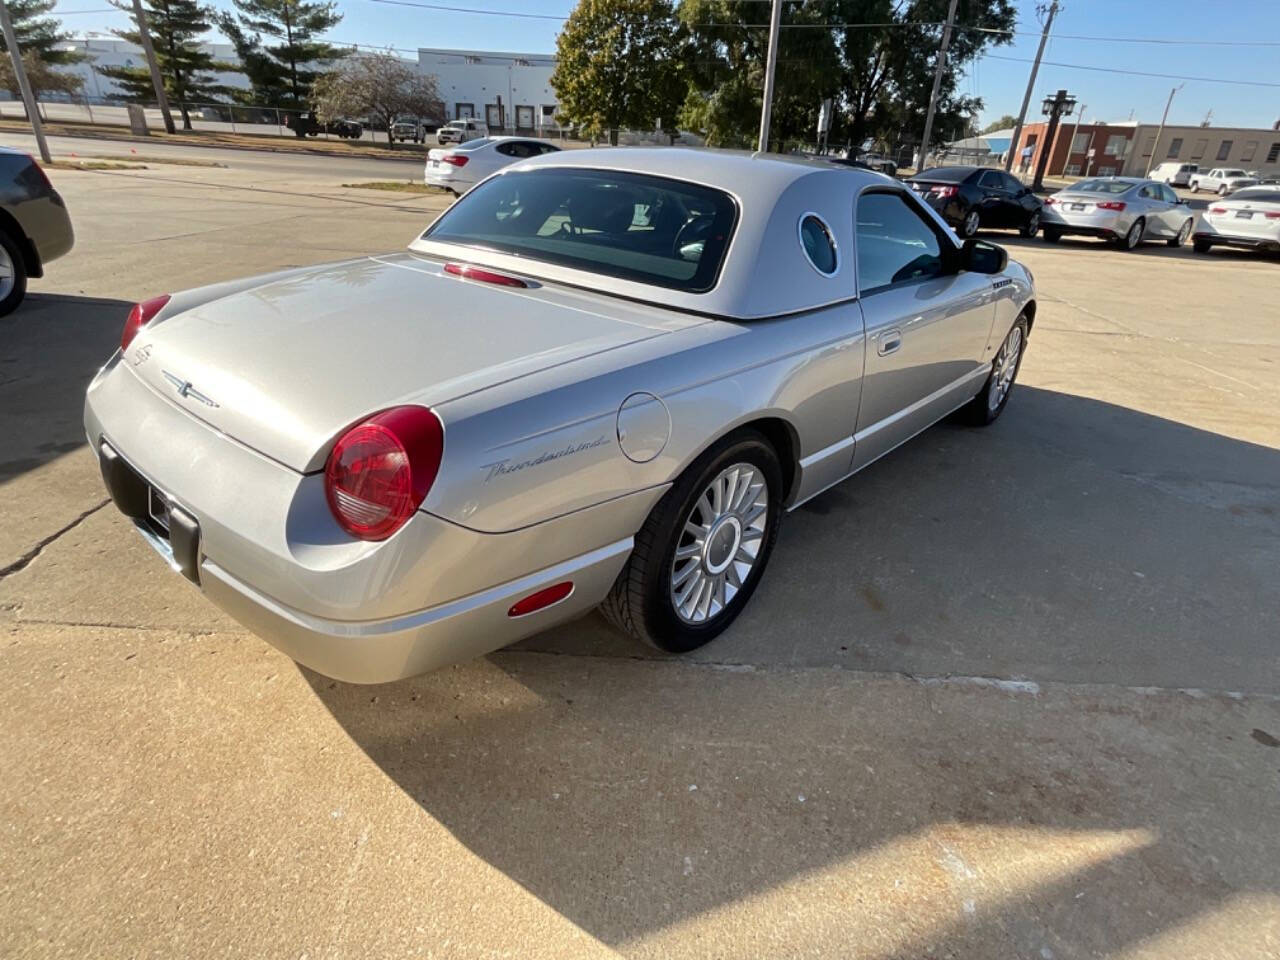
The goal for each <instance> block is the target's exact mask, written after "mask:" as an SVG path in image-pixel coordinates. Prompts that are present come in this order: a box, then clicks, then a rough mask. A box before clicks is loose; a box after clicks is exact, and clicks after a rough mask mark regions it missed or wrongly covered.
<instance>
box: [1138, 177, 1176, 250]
mask: <svg viewBox="0 0 1280 960" xmlns="http://www.w3.org/2000/svg"><path fill="white" fill-rule="evenodd" d="M1138 200H1139V201H1140V202H1141V204H1140V209H1139V211H1138V212H1139V213H1141V214H1142V216H1143V217H1145V218H1146V221H1147V225H1146V228H1145V229H1144V230H1143V236H1147V237H1167V236H1169V232H1170V231H1169V205H1168V204H1167V203H1165V202H1164V195H1163V194H1162V193H1161V192H1160V185H1159V184H1157V183H1144V184H1143V185H1142V186H1141V187H1139V188H1138Z"/></svg>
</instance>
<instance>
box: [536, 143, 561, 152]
mask: <svg viewBox="0 0 1280 960" xmlns="http://www.w3.org/2000/svg"><path fill="white" fill-rule="evenodd" d="M538 149H539V150H541V151H542V152H543V153H559V152H560V148H559V147H557V146H556V145H555V144H554V143H541V144H539V145H538Z"/></svg>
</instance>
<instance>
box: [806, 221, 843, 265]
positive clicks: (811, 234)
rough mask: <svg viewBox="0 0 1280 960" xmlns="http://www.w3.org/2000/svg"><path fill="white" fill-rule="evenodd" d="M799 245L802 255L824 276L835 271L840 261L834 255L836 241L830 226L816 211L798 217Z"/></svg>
mask: <svg viewBox="0 0 1280 960" xmlns="http://www.w3.org/2000/svg"><path fill="white" fill-rule="evenodd" d="M800 246H802V247H803V248H804V255H805V256H806V257H808V258H809V262H810V263H811V264H813V269H815V270H817V271H818V272H819V273H820V274H822V275H823V276H824V277H829V276H831V275H832V274H833V273H835V272H836V267H837V266H839V264H840V261H839V258H838V257H837V256H836V241H835V238H834V237H832V236H831V230H830V228H829V227H828V226H827V225H826V224H825V223H824V222H823V221H822V218H821V217H819V216H818V215H817V214H816V213H806V214H805V215H804V216H803V217H801V218H800Z"/></svg>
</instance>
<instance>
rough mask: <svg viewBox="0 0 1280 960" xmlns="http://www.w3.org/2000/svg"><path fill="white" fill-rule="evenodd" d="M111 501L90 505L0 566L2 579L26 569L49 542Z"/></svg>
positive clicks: (108, 499) (106, 500) (72, 528)
mask: <svg viewBox="0 0 1280 960" xmlns="http://www.w3.org/2000/svg"><path fill="white" fill-rule="evenodd" d="M110 502H111V499H110V498H107V499H105V500H103V501H102V502H101V503H99V504H95V505H94V506H92V507H90V508H89V509H88V510H86V511H84V512H83V513H81V514H80V515H79V516H78V517H76V518H75V519H74V520H72V521H71V522H70V523H68V524H67V525H66V526H64V527H63V528H62V529H60V530H55V531H54V532H53V533H51V534H49V536H47V537H45V538H44V539H43V540H41V541H40V542H39V543H37V544H36V545H35V546H34V547H32V548H31V549H30V550H28V551H27V552H26V553H24V554H23V555H22V556H20V557H19V558H18V559H17V560H14V561H13V562H12V563H10V564H7V565H6V566H3V567H0V580H3V579H4V578H5V577H7V576H9V575H10V574H11V573H18V572H20V571H22V570H25V569H26V568H27V567H28V566H30V564H31V561H32V560H34V559H35V558H36V557H38V556H40V554H41V553H42V552H44V548H45V547H47V546H49V544H51V543H53V542H54V541H55V540H57V539H58V538H59V537H61V536H62V535H63V534H65V533H68V532H70V531H71V530H74V529H75V528H76V527H78V526H80V524H82V523H83V522H84V521H85V520H87V519H88V518H89V517H91V516H93V514H95V513H97V512H98V511H99V510H101V509H102V508H103V507H105V506H106V505H107V504H108V503H110Z"/></svg>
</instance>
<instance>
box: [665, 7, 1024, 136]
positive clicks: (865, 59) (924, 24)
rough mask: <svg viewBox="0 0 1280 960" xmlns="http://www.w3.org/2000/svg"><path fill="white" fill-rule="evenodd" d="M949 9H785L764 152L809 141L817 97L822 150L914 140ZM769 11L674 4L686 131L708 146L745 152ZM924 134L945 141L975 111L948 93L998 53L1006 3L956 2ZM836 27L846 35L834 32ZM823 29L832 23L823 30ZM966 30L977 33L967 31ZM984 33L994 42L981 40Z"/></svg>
mask: <svg viewBox="0 0 1280 960" xmlns="http://www.w3.org/2000/svg"><path fill="white" fill-rule="evenodd" d="M948 2H949V0H785V2H784V5H783V12H782V23H783V24H784V26H785V27H786V29H784V30H782V31H781V33H780V34H779V43H778V67H777V73H776V77H775V83H774V86H775V95H774V106H773V119H772V122H771V130H770V148H771V149H784V148H785V147H786V146H788V145H789V144H790V143H794V142H810V143H812V142H813V141H814V140H815V139H816V137H817V123H818V110H819V106H820V104H821V102H822V100H823V99H825V98H827V97H833V98H834V99H835V102H836V118H835V119H836V122H835V125H834V128H833V130H832V132H831V136H830V140H831V142H833V143H834V142H839V141H845V142H848V143H849V144H851V145H852V146H853V147H854V148H855V149H857V148H859V147H860V146H861V145H862V144H863V143H864V142H865V141H867V140H873V141H874V140H882V141H885V142H890V143H901V142H903V141H910V140H911V139H913V138H918V137H919V136H920V132H921V130H922V129H923V127H924V114H925V111H926V109H927V107H928V102H929V94H930V91H931V89H932V86H933V73H934V68H935V66H936V64H937V56H938V44H939V40H940V39H941V27H938V26H934V25H933V24H936V23H939V22H941V21H943V20H945V19H946V15H947V7H948ZM769 6H770V5H769V4H767V3H758V2H756V0H682V2H681V4H680V8H679V16H680V19H681V20H682V22H683V23H684V24H685V25H686V27H687V29H688V30H689V31H690V34H691V37H692V39H691V44H692V47H693V49H694V50H695V51H696V52H695V54H694V56H693V58H692V59H693V61H694V69H693V70H692V73H691V77H692V84H691V87H692V89H691V90H690V92H689V96H688V98H687V99H686V101H685V110H684V114H683V119H684V121H685V122H686V124H688V125H690V126H694V127H696V128H697V129H699V130H701V131H703V132H704V133H705V134H706V135H707V137H708V139H709V142H713V143H721V144H739V145H741V144H746V143H751V142H754V140H755V137H756V134H757V131H758V129H759V122H760V104H761V97H762V95H763V90H764V66H765V57H766V54H767V50H768V39H769V38H768V34H769V31H768V29H767V25H768V22H769ZM956 23H957V24H959V25H961V26H962V27H963V28H964V29H957V30H956V31H954V32H953V34H952V39H951V48H950V50H949V51H948V55H947V64H948V68H947V70H946V71H945V72H944V74H943V77H942V85H941V88H940V90H939V101H938V109H937V116H936V118H935V121H934V129H935V131H936V132H937V135H938V137H939V138H944V137H946V136H949V135H951V134H953V133H954V132H955V130H956V129H957V127H960V126H962V125H964V124H965V123H967V122H968V118H969V117H970V116H971V115H972V114H973V113H974V112H976V110H977V109H980V107H981V101H979V100H976V99H973V98H966V97H964V96H961V95H959V94H958V93H957V81H958V79H959V77H960V75H961V73H962V71H963V69H964V67H965V66H967V65H968V64H970V63H972V62H973V61H974V60H975V59H976V58H977V57H978V56H979V55H981V53H982V51H983V50H985V49H986V48H987V47H988V46H991V45H993V44H1000V43H1008V42H1009V40H1010V36H1009V35H1008V34H1004V33H1001V32H1000V31H1008V30H1012V29H1013V27H1014V25H1015V23H1016V14H1015V11H1014V8H1013V4H1012V2H1011V0H960V2H959V6H958V7H957V10H956ZM841 24H845V25H847V26H841ZM743 25H746V26H743ZM823 25H834V26H826V27H824V26H823ZM973 27H982V28H986V29H985V30H977V29H969V28H973ZM991 31H994V32H991Z"/></svg>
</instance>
